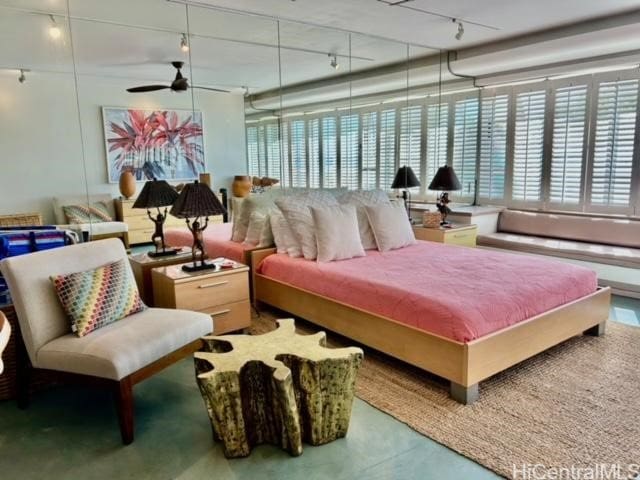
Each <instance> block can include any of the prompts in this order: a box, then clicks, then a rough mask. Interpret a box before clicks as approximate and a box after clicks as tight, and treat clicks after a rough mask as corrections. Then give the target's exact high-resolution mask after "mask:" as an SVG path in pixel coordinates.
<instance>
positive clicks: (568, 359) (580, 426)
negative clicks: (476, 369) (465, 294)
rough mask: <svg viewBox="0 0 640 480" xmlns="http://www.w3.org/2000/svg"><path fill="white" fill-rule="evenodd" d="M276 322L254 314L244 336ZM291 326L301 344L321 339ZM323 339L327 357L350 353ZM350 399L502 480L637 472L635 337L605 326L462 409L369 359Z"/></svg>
mask: <svg viewBox="0 0 640 480" xmlns="http://www.w3.org/2000/svg"><path fill="white" fill-rule="evenodd" d="M286 317H288V315H286V314H281V315H280V314H278V313H277V312H272V311H262V312H261V314H260V316H259V317H254V322H253V327H252V333H254V334H259V333H264V332H267V331H269V330H272V329H274V328H276V324H275V319H276V318H286ZM296 325H297V328H298V330H299V332H300V333H301V334H305V333H313V332H315V331H318V330H321V328H320V327H317V326H315V325H312V324H310V323H306V322H302V321H301V320H297V321H296ZM328 339H329V344H330V345H331V346H334V347H339V346H345V345H348V344H351V345H353V344H354V342H353V341H350V340H348V339H345V338H344V337H340V336H338V335H335V334H331V333H329V335H328ZM356 389H357V396H358V397H359V398H361V399H362V400H364V401H365V402H367V403H369V404H371V405H372V406H374V407H375V408H377V409H379V410H382V411H383V412H385V413H387V414H389V415H391V416H393V417H394V418H396V419H397V420H399V421H401V422H404V423H405V424H407V425H408V426H409V427H411V428H412V429H414V430H416V431H417V432H419V433H421V434H423V435H426V436H427V437H429V438H432V439H433V440H435V441H437V442H439V443H441V444H443V445H445V446H447V447H449V448H451V449H452V450H455V451H456V452H458V453H460V454H462V455H464V456H465V457H468V458H470V459H472V460H474V461H475V462H477V463H480V464H481V465H484V466H485V467H487V468H489V469H490V470H493V471H494V472H496V473H498V474H499V475H502V476H504V477H507V478H513V477H514V465H516V466H518V467H521V466H522V465H527V464H529V465H536V464H541V465H544V466H545V467H547V468H550V467H560V468H570V467H572V466H574V467H575V468H587V469H588V468H594V467H596V465H600V464H606V465H609V464H619V465H622V467H623V471H625V470H626V469H627V468H628V466H629V465H633V464H637V463H640V442H639V441H638V439H639V438H640V328H635V327H630V326H626V325H621V324H617V323H615V322H609V324H608V326H607V333H606V335H605V336H604V337H599V338H596V337H587V336H580V337H576V338H574V339H571V340H569V341H567V342H565V343H563V344H561V345H559V346H557V347H554V348H552V349H551V350H548V351H546V352H544V353H542V354H540V355H538V356H536V357H534V358H532V359H529V360H527V361H525V362H523V363H521V364H520V365H518V366H515V367H513V368H511V369H509V370H507V371H505V372H503V373H500V374H498V375H496V376H494V377H492V378H490V379H489V380H487V381H484V382H482V383H481V384H480V400H478V401H477V402H476V403H474V404H473V405H470V406H463V405H460V404H458V403H456V402H455V401H453V400H451V399H450V398H449V395H448V390H447V384H446V382H444V381H443V380H442V379H439V378H437V377H435V376H432V375H430V374H428V373H426V372H423V371H421V370H419V369H417V368H414V367H411V366H409V365H407V364H406V363H403V362H400V361H398V360H395V359H393V358H391V357H388V356H386V355H383V354H381V353H379V352H376V351H373V350H371V349H365V357H364V362H363V364H362V367H361V369H360V372H359V373H358V380H357V383H356ZM518 475H519V474H518V473H516V476H518ZM625 477H626V474H625ZM519 478H523V477H522V476H519ZM558 478H560V477H558ZM567 478H570V477H567ZM623 478H624V477H623Z"/></svg>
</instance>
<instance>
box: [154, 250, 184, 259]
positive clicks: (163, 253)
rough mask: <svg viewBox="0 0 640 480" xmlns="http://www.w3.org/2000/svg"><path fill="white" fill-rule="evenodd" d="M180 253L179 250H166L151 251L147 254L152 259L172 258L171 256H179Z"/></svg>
mask: <svg viewBox="0 0 640 480" xmlns="http://www.w3.org/2000/svg"><path fill="white" fill-rule="evenodd" d="M179 251H180V249H179V248H167V249H165V250H160V251H159V252H156V251H153V250H152V251H149V252H147V255H149V256H150V257H151V258H157V257H170V256H171V255H177V254H178V252H179Z"/></svg>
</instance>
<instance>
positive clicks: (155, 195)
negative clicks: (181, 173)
mask: <svg viewBox="0 0 640 480" xmlns="http://www.w3.org/2000/svg"><path fill="white" fill-rule="evenodd" d="M176 198H178V193H177V192H176V191H175V190H174V189H173V188H171V186H170V185H169V184H168V183H167V182H166V181H165V180H155V179H154V180H149V181H148V182H146V183H145V184H144V187H142V191H141V192H140V195H138V198H137V199H136V201H135V202H134V203H133V207H132V208H146V209H147V215H148V216H149V218H150V219H151V221H152V222H153V223H154V224H155V226H156V229H155V232H153V235H152V236H151V241H152V242H153V243H154V244H155V246H156V249H155V251H153V252H148V255H149V256H151V257H164V256H167V255H175V254H176V253H178V251H179V249H175V248H167V246H166V245H165V243H164V231H163V225H164V221H165V220H166V219H167V207H168V206H170V205H173V202H175V200H176ZM161 207H164V211H161V210H160V208H161ZM151 208H156V209H157V212H158V213H157V215H156V216H155V217H154V216H153V215H152V214H151V210H150V209H151ZM158 240H159V241H160V245H158ZM160 246H161V247H162V249H160Z"/></svg>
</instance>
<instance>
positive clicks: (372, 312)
mask: <svg viewBox="0 0 640 480" xmlns="http://www.w3.org/2000/svg"><path fill="white" fill-rule="evenodd" d="M251 256H252V259H251V261H252V264H253V282H254V285H253V288H254V295H255V300H256V302H263V303H266V304H269V305H272V306H274V307H277V308H280V309H282V310H285V311H287V312H290V313H292V314H293V315H297V316H299V317H301V318H304V319H306V320H309V321H311V322H313V323H316V324H318V325H321V326H323V327H325V328H327V329H329V330H332V331H335V332H337V333H339V334H341V335H344V336H346V337H349V338H352V339H354V340H356V341H358V342H361V343H363V344H365V345H367V346H370V347H372V348H375V349H377V350H380V351H382V352H385V353H387V354H389V355H392V356H394V357H396V358H399V359H401V360H403V361H406V362H408V363H411V364H413V365H415V366H418V367H420V368H422V369H424V370H427V371H429V372H432V373H434V374H436V375H439V376H441V377H443V378H445V379H447V380H449V381H450V382H451V388H450V392H451V395H452V397H453V398H454V399H456V400H457V401H459V402H461V403H465V404H468V403H472V402H473V401H475V400H476V399H477V398H478V395H479V389H478V383H479V382H480V381H482V380H484V379H486V378H488V377H490V376H492V375H494V374H495V373H498V372H500V371H502V370H504V369H506V368H508V367H510V366H512V365H515V364H516V363H518V362H520V361H522V360H525V359H526V358H529V357H531V356H533V355H535V354H537V353H540V352H542V351H544V350H546V349H548V348H550V347H552V346H554V345H557V344H558V343H561V342H563V341H564V340H567V339H568V338H571V337H572V336H575V335H578V334H581V333H583V332H584V333H588V334H594V335H600V334H602V333H603V332H604V326H605V322H606V319H607V317H608V314H609V303H610V290H609V289H608V288H598V287H597V281H596V276H595V273H594V272H591V271H590V270H588V269H584V268H581V267H576V266H574V265H570V264H565V263H560V262H554V261H551V260H546V259H545V260H539V259H533V258H531V257H528V256H519V255H513V254H508V253H502V252H492V251H486V250H479V249H471V248H464V247H457V246H450V245H445V244H439V243H433V242H418V244H416V245H413V246H410V247H406V248H402V249H399V250H394V251H391V252H386V253H380V252H377V251H368V252H367V256H366V257H361V258H354V259H350V260H345V261H341V262H331V263H325V264H321V263H317V262H314V261H309V260H304V259H298V258H291V257H288V256H287V255H282V254H275V251H274V250H273V249H268V250H260V251H254V252H252V254H251Z"/></svg>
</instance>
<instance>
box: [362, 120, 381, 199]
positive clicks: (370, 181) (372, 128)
mask: <svg viewBox="0 0 640 480" xmlns="http://www.w3.org/2000/svg"><path fill="white" fill-rule="evenodd" d="M377 135H378V112H367V113H363V114H362V169H361V171H362V187H361V188H362V189H363V190H371V189H372V188H376V176H377V175H376V174H377V168H376V164H377V161H376V157H377V148H376V143H377Z"/></svg>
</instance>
